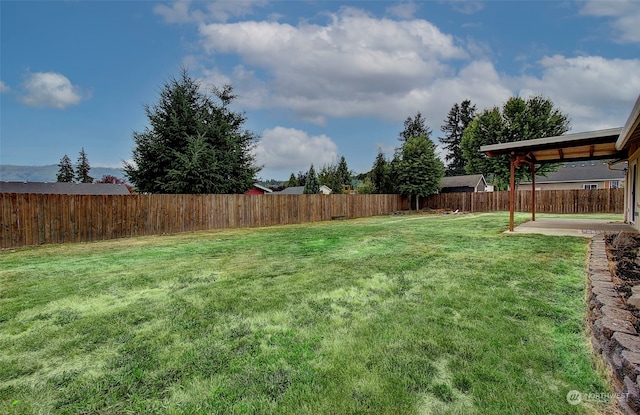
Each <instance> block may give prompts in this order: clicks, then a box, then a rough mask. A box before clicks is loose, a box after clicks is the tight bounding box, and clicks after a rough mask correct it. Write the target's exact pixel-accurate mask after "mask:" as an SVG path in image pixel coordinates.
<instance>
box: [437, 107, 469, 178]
mask: <svg viewBox="0 0 640 415" xmlns="http://www.w3.org/2000/svg"><path fill="white" fill-rule="evenodd" d="M475 112H476V106H475V105H471V101H469V100H468V99H466V100H464V101H462V104H460V105H458V104H457V103H456V104H454V105H453V107H451V110H449V115H448V116H447V119H446V120H445V121H444V122H445V124H444V125H443V126H442V131H444V132H445V136H444V137H440V142H441V143H442V144H444V145H445V146H444V148H445V149H447V150H448V151H449V153H448V154H447V155H446V156H445V160H446V161H447V168H446V170H445V174H446V175H447V176H461V175H464V174H466V171H465V169H464V167H465V165H466V164H467V161H466V160H465V158H464V155H463V154H462V148H461V147H460V143H461V142H462V134H463V133H464V130H465V129H466V128H467V126H468V125H469V124H470V123H471V121H473V117H474V116H475Z"/></svg>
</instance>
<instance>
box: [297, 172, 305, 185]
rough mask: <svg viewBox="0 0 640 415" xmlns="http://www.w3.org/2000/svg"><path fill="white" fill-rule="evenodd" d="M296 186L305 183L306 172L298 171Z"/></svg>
mask: <svg viewBox="0 0 640 415" xmlns="http://www.w3.org/2000/svg"><path fill="white" fill-rule="evenodd" d="M297 179H298V186H304V185H305V184H307V172H303V171H300V170H299V171H298V178H297Z"/></svg>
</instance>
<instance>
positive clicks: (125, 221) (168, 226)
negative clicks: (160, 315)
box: [0, 189, 624, 249]
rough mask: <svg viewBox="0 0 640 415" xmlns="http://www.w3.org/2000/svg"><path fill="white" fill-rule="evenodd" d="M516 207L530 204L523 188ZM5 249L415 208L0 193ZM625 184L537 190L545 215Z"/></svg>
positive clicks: (606, 198)
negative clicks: (595, 187)
mask: <svg viewBox="0 0 640 415" xmlns="http://www.w3.org/2000/svg"><path fill="white" fill-rule="evenodd" d="M516 196H517V197H516V210H518V211H524V212H528V211H530V209H531V191H530V190H522V191H518V193H517V195H516ZM0 203H2V206H0V248H2V249H7V248H16V247H20V246H30V245H40V244H48V243H68V242H88V241H96V240H104V239H113V238H123V237H130V236H144V235H154V234H164V233H177V232H186V231H197V230H210V229H221V228H236V227H257V226H271V225H286V224H296V223H306V222H316V221H321V220H331V219H335V218H342V217H345V218H349V219H351V218H359V217H365V216H375V215H383V214H389V213H393V212H395V211H398V210H407V209H411V208H413V206H410V204H409V201H408V198H403V197H401V196H399V195H345V194H339V195H117V196H81V195H75V196H74V195H36V194H29V195H16V194H0ZM421 206H422V207H428V208H431V209H447V210H456V209H459V210H460V211H472V212H489V211H506V210H508V209H509V192H487V193H444V194H438V195H434V196H430V197H428V198H424V199H422V204H421ZM623 207H624V190H623V189H601V190H565V191H560V190H554V191H538V192H537V193H536V210H537V211H538V212H544V213H620V214H621V213H622V211H623Z"/></svg>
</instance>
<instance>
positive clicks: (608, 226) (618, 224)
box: [510, 218, 636, 238]
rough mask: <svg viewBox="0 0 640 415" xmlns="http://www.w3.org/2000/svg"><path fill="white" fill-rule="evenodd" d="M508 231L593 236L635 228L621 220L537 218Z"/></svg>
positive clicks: (632, 230)
mask: <svg viewBox="0 0 640 415" xmlns="http://www.w3.org/2000/svg"><path fill="white" fill-rule="evenodd" d="M510 232H513V233H523V234H526V233H536V234H542V235H553V236H579V237H583V238H593V237H594V236H595V235H599V234H603V233H617V232H636V230H635V228H634V227H633V226H631V225H629V224H628V223H624V222H623V221H622V220H620V221H612V220H603V219H560V218H538V220H535V221H529V222H525V223H523V224H521V225H518V226H516V227H515V229H514V230H513V231H510Z"/></svg>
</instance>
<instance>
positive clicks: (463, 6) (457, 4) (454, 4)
mask: <svg viewBox="0 0 640 415" xmlns="http://www.w3.org/2000/svg"><path fill="white" fill-rule="evenodd" d="M448 3H449V4H451V8H452V9H453V10H455V11H457V12H458V13H462V14H475V13H478V12H479V11H480V10H482V9H484V3H483V2H481V1H477V0H448Z"/></svg>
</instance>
